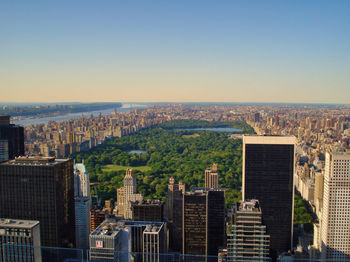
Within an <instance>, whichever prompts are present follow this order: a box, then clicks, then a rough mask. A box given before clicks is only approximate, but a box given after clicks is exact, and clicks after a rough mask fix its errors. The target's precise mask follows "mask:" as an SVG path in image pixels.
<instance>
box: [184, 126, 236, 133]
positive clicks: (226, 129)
mask: <svg viewBox="0 0 350 262" xmlns="http://www.w3.org/2000/svg"><path fill="white" fill-rule="evenodd" d="M177 130H184V131H214V132H231V133H237V132H242V130H241V129H239V128H233V127H197V128H180V129H177Z"/></svg>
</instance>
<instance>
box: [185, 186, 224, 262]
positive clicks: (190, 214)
mask: <svg viewBox="0 0 350 262" xmlns="http://www.w3.org/2000/svg"><path fill="white" fill-rule="evenodd" d="M182 221H183V222H182V238H183V239H182V253H183V254H193V255H215V256H216V255H217V254H218V249H219V247H222V245H223V244H224V235H225V191H223V190H220V189H209V190H208V189H200V190H193V191H191V192H186V193H184V194H183V220H182Z"/></svg>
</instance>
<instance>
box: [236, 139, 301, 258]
mask: <svg viewBox="0 0 350 262" xmlns="http://www.w3.org/2000/svg"><path fill="white" fill-rule="evenodd" d="M294 147H295V137H292V136H243V178H242V195H243V200H245V199H257V200H259V202H260V207H261V211H262V220H263V223H264V225H266V227H267V234H268V235H270V255H271V256H272V257H276V256H277V255H278V254H279V253H280V252H282V251H288V250H290V249H291V245H292V235H293V234H292V233H293V207H294V206H293V203H294V201H293V199H294V184H293V176H294V154H295V153H294V150H295V149H294Z"/></svg>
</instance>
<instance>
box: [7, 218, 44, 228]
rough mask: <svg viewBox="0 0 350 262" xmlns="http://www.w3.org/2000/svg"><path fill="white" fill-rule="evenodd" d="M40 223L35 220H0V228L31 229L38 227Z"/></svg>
mask: <svg viewBox="0 0 350 262" xmlns="http://www.w3.org/2000/svg"><path fill="white" fill-rule="evenodd" d="M39 224H40V222H39V221H36V220H22V219H8V218H0V228H27V229H30V228H33V227H35V226H36V225H39Z"/></svg>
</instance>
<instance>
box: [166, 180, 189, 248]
mask: <svg viewBox="0 0 350 262" xmlns="http://www.w3.org/2000/svg"><path fill="white" fill-rule="evenodd" d="M185 191H186V185H185V184H184V183H181V182H176V181H175V179H174V178H173V177H171V178H170V179H169V185H168V194H167V199H166V207H165V214H166V217H167V218H168V225H169V233H170V239H169V246H170V248H171V249H172V250H173V251H178V252H180V251H181V249H182V201H183V196H182V195H183V193H184V192H185Z"/></svg>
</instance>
